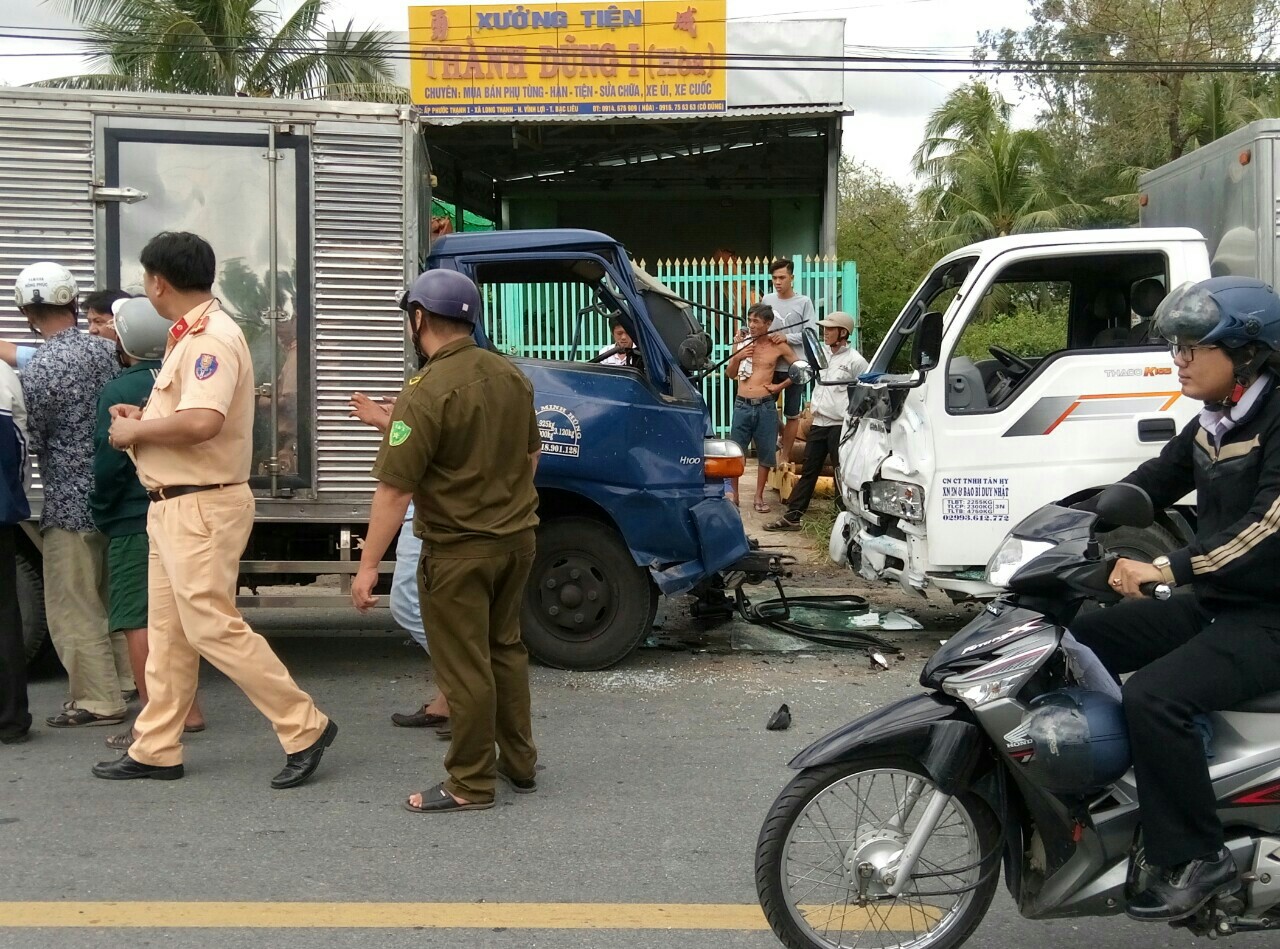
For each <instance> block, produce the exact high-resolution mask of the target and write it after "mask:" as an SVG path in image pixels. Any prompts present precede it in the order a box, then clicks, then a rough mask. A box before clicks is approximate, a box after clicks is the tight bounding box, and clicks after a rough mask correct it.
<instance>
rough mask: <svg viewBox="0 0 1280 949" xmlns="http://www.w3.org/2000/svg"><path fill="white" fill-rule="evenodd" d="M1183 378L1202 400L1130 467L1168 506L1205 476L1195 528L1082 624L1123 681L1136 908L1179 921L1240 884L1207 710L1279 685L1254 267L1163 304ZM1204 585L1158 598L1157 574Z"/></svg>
mask: <svg viewBox="0 0 1280 949" xmlns="http://www.w3.org/2000/svg"><path fill="white" fill-rule="evenodd" d="M1153 331H1154V333H1155V334H1156V335H1158V336H1160V337H1162V338H1164V339H1167V340H1168V341H1169V344H1170V347H1169V348H1170V351H1171V352H1172V354H1173V358H1174V363H1175V365H1177V367H1178V381H1179V383H1180V384H1181V387H1182V394H1183V395H1184V396H1186V397H1187V398H1189V399H1198V400H1202V401H1203V402H1204V409H1203V410H1202V411H1201V412H1200V414H1199V416H1198V417H1197V418H1196V419H1194V420H1193V421H1192V422H1191V423H1190V424H1188V425H1187V426H1186V427H1185V428H1184V429H1183V430H1182V432H1181V433H1179V434H1178V435H1177V436H1176V437H1175V438H1174V439H1173V440H1171V441H1170V442H1168V443H1167V444H1166V445H1165V447H1164V449H1163V450H1162V451H1161V452H1160V454H1159V456H1158V457H1156V458H1152V459H1151V460H1150V461H1147V462H1146V463H1144V464H1143V465H1142V466H1140V467H1139V468H1138V469H1137V470H1136V471H1134V472H1133V473H1132V474H1130V475H1129V476H1128V477H1127V478H1125V479H1124V480H1125V481H1126V482H1128V483H1130V484H1135V485H1137V486H1138V487H1141V488H1143V489H1144V490H1145V491H1146V492H1147V493H1148V494H1149V495H1150V496H1151V500H1152V502H1153V503H1154V506H1155V508H1156V510H1161V509H1163V508H1166V507H1169V506H1171V505H1173V504H1174V503H1176V502H1177V501H1178V499H1180V498H1182V497H1184V496H1186V495H1187V494H1189V493H1190V492H1191V491H1196V492H1197V495H1196V497H1197V502H1196V509H1197V518H1198V522H1197V524H1196V536H1195V539H1194V540H1192V541H1191V543H1189V544H1187V545H1186V546H1185V547H1182V548H1180V549H1177V550H1174V551H1171V552H1170V553H1169V555H1168V556H1164V557H1157V558H1156V559H1155V561H1154V562H1152V563H1143V562H1141V561H1137V560H1131V559H1128V558H1121V559H1119V560H1117V561H1116V564H1115V566H1114V568H1113V569H1112V572H1111V577H1110V583H1111V585H1112V586H1113V587H1114V588H1115V589H1116V591H1117V592H1119V593H1122V594H1124V595H1125V596H1126V597H1129V598H1131V599H1130V600H1128V601H1126V602H1124V603H1122V604H1120V605H1119V606H1115V607H1113V608H1111V609H1106V610H1097V611H1095V612H1093V613H1087V614H1084V615H1081V616H1079V617H1077V618H1076V620H1075V621H1074V622H1073V623H1072V624H1071V632H1072V633H1073V634H1074V635H1075V637H1076V639H1077V640H1079V641H1080V642H1081V643H1083V644H1084V645H1086V646H1088V647H1089V648H1090V649H1092V650H1093V651H1094V652H1095V653H1097V655H1098V657H1099V658H1100V659H1101V660H1102V663H1103V665H1105V666H1106V667H1107V670H1108V671H1109V672H1111V673H1112V674H1113V675H1115V676H1120V675H1124V674H1126V673H1133V675H1131V676H1130V677H1129V679H1128V680H1127V681H1126V682H1125V683H1124V686H1123V697H1124V712H1125V717H1126V719H1127V720H1128V724H1129V736H1130V741H1131V744H1132V747H1133V759H1134V770H1135V773H1136V775H1137V784H1138V804H1139V808H1140V812H1141V821H1142V832H1143V843H1144V847H1145V862H1146V863H1147V864H1148V865H1149V866H1150V867H1153V868H1154V872H1153V873H1151V874H1150V877H1151V882H1150V885H1149V886H1147V887H1146V888H1145V889H1143V890H1142V891H1141V892H1140V893H1137V894H1134V895H1133V896H1132V898H1131V899H1130V900H1129V904H1128V907H1127V912H1128V914H1129V916H1131V917H1132V918H1134V919H1140V920H1151V921H1159V920H1164V921H1176V920H1179V919H1184V918H1186V917H1188V916H1191V915H1192V914H1194V913H1195V912H1197V911H1198V910H1199V909H1200V908H1201V907H1203V906H1204V905H1205V904H1206V903H1208V902H1209V901H1210V900H1211V899H1214V898H1215V897H1218V896H1223V895H1226V894H1229V893H1232V892H1234V891H1235V890H1236V889H1238V888H1239V885H1240V881H1239V874H1238V870H1237V868H1236V864H1235V860H1234V858H1233V857H1232V855H1231V851H1230V850H1228V849H1227V848H1226V847H1225V846H1224V834H1223V828H1222V824H1221V822H1220V820H1219V819H1218V814H1217V810H1218V804H1217V798H1216V796H1215V793H1214V788H1213V783H1212V781H1211V779H1210V775H1209V765H1208V762H1207V761H1206V759H1205V755H1204V745H1203V741H1202V738H1201V733H1200V731H1199V730H1198V728H1197V727H1196V724H1195V717H1196V716H1197V715H1201V714H1203V713H1205V712H1212V711H1217V710H1221V709H1230V708H1234V707H1236V706H1239V705H1240V704H1241V703H1244V702H1247V701H1249V700H1250V699H1253V698H1256V697H1258V696H1261V695H1265V694H1267V693H1269V692H1273V691H1275V690H1277V689H1280V614H1278V613H1277V607H1280V593H1278V592H1277V589H1276V584H1275V576H1274V569H1273V567H1274V564H1275V562H1276V558H1277V557H1280V516H1278V512H1280V393H1277V389H1276V381H1277V375H1276V374H1277V371H1278V370H1280V296H1277V295H1276V293H1275V291H1273V290H1272V289H1271V287H1269V286H1267V285H1266V284H1264V283H1262V282H1261V281H1259V280H1254V279H1252V278H1249V277H1215V278H1213V279H1210V280H1205V281H1202V282H1200V283H1197V284H1184V285H1182V286H1181V287H1179V288H1178V289H1176V290H1174V291H1173V293H1171V294H1170V295H1169V296H1168V297H1167V298H1166V299H1165V300H1164V301H1163V302H1162V303H1161V304H1160V306H1159V308H1158V309H1157V310H1156V314H1155V320H1154V323H1153ZM1151 582H1156V583H1167V584H1170V585H1175V586H1183V587H1190V588H1191V591H1192V593H1193V594H1194V595H1192V596H1174V597H1172V598H1171V599H1168V600H1163V601H1160V600H1150V599H1147V598H1146V597H1145V596H1144V595H1143V594H1142V592H1141V587H1142V585H1143V584H1145V583H1151Z"/></svg>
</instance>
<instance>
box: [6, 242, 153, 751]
mask: <svg viewBox="0 0 1280 949" xmlns="http://www.w3.org/2000/svg"><path fill="white" fill-rule="evenodd" d="M14 297H15V300H16V302H17V304H18V309H19V310H20V311H21V312H22V314H23V316H25V317H26V318H27V322H28V323H29V324H30V326H31V328H32V329H33V330H34V331H35V332H36V333H38V334H39V335H40V336H41V337H43V338H44V345H43V346H41V347H40V348H39V349H38V350H37V351H36V352H35V354H34V355H33V356H32V357H31V360H30V361H29V362H28V363H27V365H26V368H25V369H24V370H23V372H22V394H23V398H24V399H25V401H26V405H27V428H28V432H29V434H30V438H31V449H32V451H33V452H34V453H35V454H36V455H38V456H39V458H40V470H41V476H42V478H43V482H44V502H43V507H42V510H41V513H40V527H41V531H42V534H43V540H44V545H43V546H44V551H43V552H44V586H45V614H46V616H47V617H48V621H49V633H50V635H51V636H52V638H53V645H54V648H55V649H56V650H57V652H58V658H59V659H60V660H62V665H63V667H64V668H66V670H67V679H68V685H69V690H70V693H71V700H70V701H69V702H68V703H67V704H66V705H65V707H64V708H63V709H62V711H61V712H59V713H58V714H57V715H53V716H50V717H49V718H47V719H45V721H46V723H47V724H48V725H50V726H52V727H54V728H73V727H80V726H85V725H115V724H119V723H120V722H122V721H123V720H124V712H125V703H124V698H123V695H122V692H126V691H132V689H133V677H132V675H131V674H130V673H129V662H128V656H127V654H126V651H125V649H124V641H123V638H122V637H115V643H113V638H112V636H111V635H110V630H109V629H108V628H107V610H106V602H105V599H106V546H107V541H106V538H105V537H103V536H102V534H100V533H98V531H97V529H96V528H95V527H94V523H93V516H92V514H91V512H90V510H89V489H90V487H91V486H92V483H93V433H94V427H95V419H94V409H95V407H96V403H97V398H98V393H99V392H101V391H102V388H103V386H105V385H106V384H107V383H108V382H109V381H110V380H111V379H113V378H115V375H116V373H117V371H118V370H119V365H118V364H117V362H116V359H115V354H114V352H113V351H112V348H111V347H110V346H108V345H106V344H105V343H104V342H102V341H101V340H97V339H93V338H91V337H90V336H89V335H87V334H85V333H82V332H81V331H80V330H79V329H78V328H77V327H76V297H77V287H76V280H75V277H73V276H72V275H71V272H70V271H69V270H67V268H66V267H63V266H61V265H60V264H55V263H48V262H45V263H38V264H32V265H31V266H30V267H27V268H26V269H25V270H23V271H22V273H20V274H19V275H18V280H17V283H16V285H15V287H14Z"/></svg>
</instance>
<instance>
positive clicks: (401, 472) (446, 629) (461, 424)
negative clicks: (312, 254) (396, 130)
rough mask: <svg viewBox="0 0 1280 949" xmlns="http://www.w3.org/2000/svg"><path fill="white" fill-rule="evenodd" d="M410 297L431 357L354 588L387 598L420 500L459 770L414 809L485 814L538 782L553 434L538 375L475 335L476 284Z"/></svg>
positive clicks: (411, 395) (405, 401)
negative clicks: (537, 679)
mask: <svg viewBox="0 0 1280 949" xmlns="http://www.w3.org/2000/svg"><path fill="white" fill-rule="evenodd" d="M401 306H402V307H403V308H404V309H405V310H407V311H408V321H409V334H410V337H411V338H412V340H413V344H414V348H415V350H417V351H418V355H419V357H420V358H426V359H429V362H428V363H427V365H426V368H424V369H423V370H422V371H421V372H419V373H418V374H417V375H416V376H414V377H413V378H412V379H410V380H409V383H408V385H406V386H405V388H404V390H403V391H402V392H401V393H400V395H399V397H398V398H397V399H396V404H395V408H394V409H393V410H392V414H391V424H390V426H389V427H388V429H387V434H386V436H385V438H384V440H383V443H382V448H381V450H380V451H379V453H378V459H377V462H376V463H375V464H374V467H373V476H374V477H375V478H377V479H378V481H379V482H380V484H379V485H378V488H377V491H376V492H375V493H374V498H373V508H372V510H371V512H370V523H369V531H368V534H367V536H366V537H365V544H364V551H363V554H362V556H361V558H360V570H359V572H358V573H357V574H356V578H355V582H354V584H353V585H352V590H351V597H352V600H353V602H354V603H355V605H356V607H357V608H358V609H361V610H365V609H368V608H369V607H370V606H372V605H373V604H374V602H375V597H374V596H373V588H374V586H375V585H376V584H377V582H378V564H379V563H380V562H381V560H382V557H383V554H384V553H385V552H386V550H387V547H388V546H389V545H390V543H391V540H392V538H393V537H395V535H396V533H397V531H398V530H399V529H400V523H401V521H402V520H403V518H404V512H405V509H406V508H407V507H408V504H409V500H410V498H412V499H413V501H414V504H415V507H416V511H417V513H416V516H415V524H414V530H415V533H416V534H417V535H418V536H419V537H421V538H422V540H423V551H422V552H423V559H422V561H421V562H420V564H419V571H418V578H419V585H420V590H421V594H422V597H421V598H422V624H423V626H424V627H425V628H426V631H427V641H428V644H429V645H430V648H431V658H432V659H433V660H434V661H435V666H436V679H437V682H438V684H439V686H440V691H441V692H443V693H444V696H445V698H446V699H447V700H448V702H449V709H450V716H451V718H452V720H453V725H452V727H453V737H452V740H451V743H450V746H449V753H448V755H446V756H445V767H446V768H447V769H448V771H449V777H448V779H447V780H446V781H443V782H441V783H440V784H437V785H436V786H435V787H433V788H432V789H431V790H429V791H425V792H423V793H421V794H413V795H411V796H410V797H409V799H408V800H407V801H406V802H405V804H404V806H405V807H406V808H407V809H408V810H411V811H414V812H417V813H424V814H431V813H441V812H445V811H457V810H479V809H483V808H489V807H492V806H493V797H494V785H495V780H496V779H497V778H499V777H500V778H502V779H503V780H504V781H506V783H507V784H508V785H510V786H511V787H512V788H513V789H514V790H515V791H516V792H517V793H529V792H532V791H534V790H536V788H537V785H536V782H535V767H536V761H537V750H536V749H535V748H534V744H533V732H532V725H531V722H530V711H529V659H528V653H527V652H526V651H525V648H524V644H523V643H522V642H521V640H520V601H521V598H522V596H523V595H524V588H525V583H526V581H527V580H528V578H529V571H530V569H531V567H532V566H533V554H534V528H535V527H536V526H537V523H538V517H537V514H536V511H537V507H538V496H537V493H536V491H535V490H534V486H533V475H534V471H535V469H536V467H537V460H538V452H539V449H540V447H541V439H540V438H539V435H538V426H537V417H536V415H535V413H534V410H533V388H532V386H530V384H529V381H528V380H527V379H526V378H525V377H524V376H523V375H522V374H521V373H520V371H519V370H517V369H516V368H515V367H514V366H513V365H511V363H510V362H508V361H507V360H506V359H504V358H503V357H502V356H500V355H498V354H496V353H491V352H488V351H487V350H483V349H480V348H479V347H477V346H476V344H475V341H474V339H473V338H472V332H473V330H474V327H475V322H476V319H477V318H478V316H479V313H480V294H479V291H478V290H477V289H476V286H475V284H474V283H472V282H471V281H470V280H469V279H468V278H466V277H464V276H463V275H461V274H459V273H456V272H453V271H448V270H431V271H428V272H426V273H424V274H423V275H422V276H420V277H419V278H418V279H417V280H416V281H415V282H414V284H413V286H412V288H411V289H410V290H409V292H408V293H407V294H406V295H405V298H404V299H403V300H402V301H401ZM495 742H496V743H497V748H498V752H499V755H500V757H498V758H496V759H495V756H494V744H495Z"/></svg>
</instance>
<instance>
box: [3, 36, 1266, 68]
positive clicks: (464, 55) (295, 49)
mask: <svg viewBox="0 0 1280 949" xmlns="http://www.w3.org/2000/svg"><path fill="white" fill-rule="evenodd" d="M135 35H160V36H163V35H166V34H159V33H156V34H145V33H144V34H135ZM224 38H228V39H230V38H239V39H245V40H252V41H253V42H252V44H246V45H245V46H243V47H242V48H241V50H242V52H245V53H248V54H253V53H262V52H266V51H268V50H276V51H280V52H284V53H290V54H297V55H307V54H324V53H337V52H338V51H335V50H334V49H333V48H332V47H331V46H329V45H328V44H327V43H325V42H324V41H322V40H319V39H317V40H303V39H299V40H294V41H286V42H284V43H277V42H274V41H273V40H272V39H271V38H262V37H230V36H228V37H224ZM0 39H18V40H42V41H46V42H62V43H74V44H77V45H79V46H82V47H83V46H95V45H96V46H97V48H96V49H95V50H94V51H95V52H98V53H102V52H104V49H103V47H109V46H110V45H111V41H110V40H109V39H106V38H102V37H99V38H94V39H87V38H85V37H84V36H83V35H82V34H81V35H77V36H57V37H48V36H35V35H32V34H29V33H20V32H14V31H13V30H12V28H9V27H3V26H0ZM254 44H260V45H254ZM126 45H127V46H128V51H129V52H130V53H131V54H134V55H137V54H147V53H165V52H182V53H188V54H191V55H197V56H199V55H202V54H208V53H211V52H215V51H212V50H209V49H208V47H201V48H196V47H193V46H192V45H190V44H187V43H180V42H173V41H169V42H164V41H150V42H144V43H126ZM585 45H586V44H584V46H585ZM445 48H446V47H437V49H439V50H443V49H445ZM447 48H448V50H449V52H450V54H453V53H454V52H455V50H456V55H455V56H453V58H454V59H455V61H456V60H474V62H475V63H476V64H477V66H480V65H484V59H483V58H482V57H484V56H486V55H488V56H495V55H496V56H502V55H510V54H512V53H515V52H517V51H518V52H519V53H520V54H521V57H522V58H521V62H523V63H524V64H525V65H526V66H573V67H575V68H592V67H596V68H599V67H608V66H609V65H610V64H613V65H615V66H617V67H619V68H626V67H627V66H634V67H640V66H646V67H652V66H656V67H659V68H661V67H670V68H675V69H679V68H681V67H684V68H699V69H701V70H703V71H704V72H728V71H773V70H777V69H779V68H785V69H786V70H788V71H793V72H817V73H821V72H836V73H856V72H878V73H889V72H907V73H968V74H978V75H1003V74H1073V75H1080V74H1100V73H1116V74H1129V73H1150V72H1160V73H1170V74H1179V73H1271V72H1280V62H1276V61H1273V60H1146V61H1133V60H1128V61H1121V60H1114V59H1107V60H1088V59H1071V60H1068V59H990V60H979V61H974V60H972V59H969V58H960V57H935V56H903V55H897V56H889V55H858V56H848V55H842V56H821V55H799V54H785V53H699V54H690V53H681V52H662V51H655V52H651V51H648V50H637V51H635V52H629V51H617V52H616V56H615V55H614V54H613V53H608V54H607V53H602V52H601V51H598V50H592V49H590V48H578V49H575V48H572V47H568V46H562V47H559V48H558V49H557V50H555V51H552V52H544V51H543V49H542V48H541V47H536V48H535V47H524V46H511V47H504V46H478V47H471V48H467V47H447ZM378 52H379V55H380V57H381V58H383V59H385V60H390V61H407V60H412V59H419V58H421V56H422V52H421V48H420V47H418V46H416V45H414V44H411V43H395V42H391V43H387V44H385V46H384V47H383V48H382V49H380V50H379V51H378ZM63 55H67V54H66V53H62V52H4V53H0V56H2V57H5V58H25V57H47V56H63ZM606 56H608V57H610V59H609V61H606V58H605V57H606ZM456 78H459V79H465V78H483V77H479V76H477V77H465V76H458V77H456ZM682 78H684V77H682Z"/></svg>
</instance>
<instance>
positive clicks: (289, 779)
mask: <svg viewBox="0 0 1280 949" xmlns="http://www.w3.org/2000/svg"><path fill="white" fill-rule="evenodd" d="M337 737H338V723H337V722H335V721H334V720H333V719H329V724H328V725H326V726H325V727H324V732H323V733H322V734H321V735H320V739H319V740H318V741H317V742H316V743H315V744H314V745H312V746H311V747H310V748H304V749H302V751H295V752H294V753H293V754H291V755H288V756H287V757H286V758H285V761H284V770H282V771H281V772H280V773H279V774H277V775H276V776H275V777H274V778H272V779H271V786H272V787H273V788H275V789H276V790H277V791H281V790H283V789H284V788H296V787H297V786H298V785H299V784H301V783H302V782H303V781H305V780H307V778H309V777H311V776H312V775H313V774H315V773H316V768H318V767H320V759H321V758H323V757H324V750H325V749H326V748H328V747H329V746H330V745H332V744H333V740H334V739H335V738H337Z"/></svg>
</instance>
